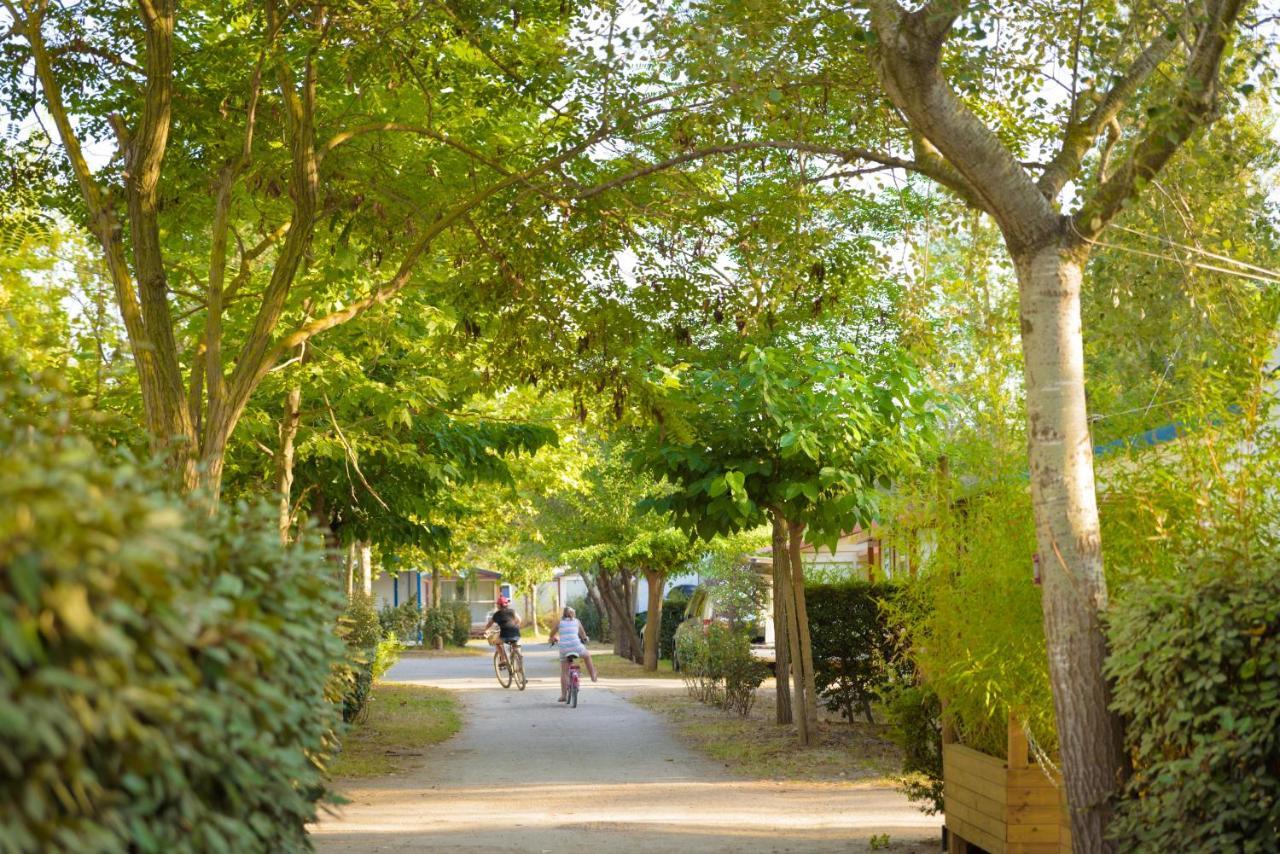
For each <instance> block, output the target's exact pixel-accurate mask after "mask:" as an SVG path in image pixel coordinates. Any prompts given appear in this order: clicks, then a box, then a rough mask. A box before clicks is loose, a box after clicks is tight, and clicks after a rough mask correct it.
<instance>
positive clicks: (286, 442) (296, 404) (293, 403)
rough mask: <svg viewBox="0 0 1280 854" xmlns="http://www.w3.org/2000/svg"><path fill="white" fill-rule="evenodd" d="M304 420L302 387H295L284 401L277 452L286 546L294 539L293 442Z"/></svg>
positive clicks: (281, 518)
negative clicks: (291, 530) (291, 532)
mask: <svg viewBox="0 0 1280 854" xmlns="http://www.w3.org/2000/svg"><path fill="white" fill-rule="evenodd" d="M301 418H302V386H294V387H293V388H291V389H289V393H288V394H287V395H285V399H284V417H283V418H282V419H281V421H280V448H279V450H277V451H276V491H277V492H278V493H279V495H280V499H279V501H280V505H279V522H278V525H279V528H280V542H282V543H284V544H285V545H286V546H287V545H288V544H289V542H290V540H291V539H292V537H291V535H290V528H291V527H292V520H293V495H292V493H293V440H294V439H295V438H296V437H297V435H298V422H299V421H300V420H301Z"/></svg>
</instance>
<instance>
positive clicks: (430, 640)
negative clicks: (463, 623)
mask: <svg viewBox="0 0 1280 854" xmlns="http://www.w3.org/2000/svg"><path fill="white" fill-rule="evenodd" d="M452 636H453V606H451V605H441V606H440V607H438V608H428V609H427V610H425V611H423V612H422V642H423V643H424V644H426V645H427V646H434V645H435V644H436V642H437V641H439V642H440V643H445V642H446V641H448V640H449V638H451V637H452Z"/></svg>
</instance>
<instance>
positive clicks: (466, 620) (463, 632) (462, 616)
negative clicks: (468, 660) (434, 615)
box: [449, 602, 471, 646]
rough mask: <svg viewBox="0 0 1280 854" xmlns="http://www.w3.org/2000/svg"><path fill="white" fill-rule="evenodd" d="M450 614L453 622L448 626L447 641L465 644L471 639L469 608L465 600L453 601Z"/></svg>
mask: <svg viewBox="0 0 1280 854" xmlns="http://www.w3.org/2000/svg"><path fill="white" fill-rule="evenodd" d="M451 616H452V618H453V624H452V625H451V626H450V628H449V642H450V643H452V644H453V645H454V646H466V645H467V641H469V640H471V608H470V607H468V605H467V603H466V602H454V603H453V611H452V614H451Z"/></svg>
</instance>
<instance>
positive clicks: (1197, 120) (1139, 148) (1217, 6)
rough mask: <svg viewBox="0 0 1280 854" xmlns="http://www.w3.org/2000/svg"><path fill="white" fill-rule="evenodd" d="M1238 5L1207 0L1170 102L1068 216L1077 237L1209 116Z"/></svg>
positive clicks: (1087, 235) (1099, 223)
mask: <svg viewBox="0 0 1280 854" xmlns="http://www.w3.org/2000/svg"><path fill="white" fill-rule="evenodd" d="M1243 5H1244V3H1243V0H1211V2H1209V3H1207V4H1206V10H1205V15H1204V24H1203V26H1202V27H1201V29H1200V31H1199V33H1198V34H1197V37H1196V40H1195V45H1194V47H1193V48H1192V52H1191V56H1190V58H1189V60H1188V62H1187V72H1186V75H1185V76H1184V79H1183V83H1182V86H1181V87H1180V88H1179V90H1178V93H1177V95H1176V96H1175V99H1174V103H1173V104H1171V105H1169V108H1168V109H1167V110H1164V111H1162V112H1160V113H1159V114H1158V115H1157V117H1156V118H1155V119H1154V120H1153V121H1152V122H1151V123H1150V125H1149V126H1148V127H1147V129H1146V132H1145V133H1144V134H1143V135H1142V137H1141V138H1140V139H1139V140H1138V141H1137V143H1136V144H1135V145H1134V147H1133V151H1132V152H1130V154H1129V156H1128V158H1127V159H1126V160H1125V162H1124V163H1122V164H1121V165H1120V166H1119V167H1117V168H1116V170H1115V172H1114V173H1113V174H1112V175H1111V176H1110V177H1109V178H1107V179H1106V180H1104V181H1103V182H1102V183H1101V184H1099V185H1098V188H1097V190H1096V191H1095V192H1094V194H1093V195H1092V196H1091V197H1090V198H1089V199H1087V200H1086V201H1085V203H1084V204H1083V205H1082V206H1081V208H1080V210H1079V211H1078V212H1076V214H1075V216H1073V217H1072V225H1073V226H1074V228H1075V231H1076V233H1077V234H1078V235H1079V236H1080V238H1081V239H1082V240H1086V241H1087V240H1092V239H1093V238H1095V237H1096V236H1097V235H1098V233H1099V232H1101V231H1102V229H1103V228H1105V227H1106V225H1107V223H1109V222H1110V221H1111V220H1112V219H1114V218H1115V216H1116V214H1118V213H1119V212H1120V210H1121V209H1122V208H1123V207H1124V205H1125V203H1126V202H1128V201H1129V199H1131V198H1133V196H1134V195H1135V194H1136V193H1137V192H1138V190H1139V189H1140V188H1141V186H1142V184H1144V183H1146V182H1149V181H1150V180H1151V179H1152V178H1154V177H1155V175H1156V174H1157V173H1158V172H1159V171H1160V170H1161V169H1162V168H1163V167H1164V165H1165V164H1166V163H1168V162H1169V159H1170V158H1171V157H1173V155H1174V154H1175V153H1176V152H1177V151H1178V149H1179V148H1181V147H1182V145H1183V143H1185V142H1186V141H1187V140H1188V139H1189V138H1190V137H1191V134H1193V133H1194V132H1195V131H1196V130H1197V129H1198V128H1200V127H1202V126H1203V125H1206V124H1209V123H1210V122H1212V120H1213V118H1214V112H1215V110H1216V109H1217V96H1218V73H1219V69H1220V67H1221V64H1222V56H1223V54H1224V53H1225V51H1226V48H1227V42H1228V37H1229V35H1230V34H1231V31H1232V29H1233V28H1234V26H1235V24H1236V21H1237V20H1238V18H1239V16H1240V11H1241V8H1242V7H1243Z"/></svg>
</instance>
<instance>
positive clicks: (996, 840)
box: [947, 816, 1006, 854]
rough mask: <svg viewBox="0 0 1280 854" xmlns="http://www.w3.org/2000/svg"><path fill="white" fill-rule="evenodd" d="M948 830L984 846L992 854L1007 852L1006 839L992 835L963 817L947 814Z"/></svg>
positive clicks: (961, 837) (981, 846)
mask: <svg viewBox="0 0 1280 854" xmlns="http://www.w3.org/2000/svg"><path fill="white" fill-rule="evenodd" d="M947 830H948V831H949V832H950V833H951V835H952V836H957V837H959V838H960V839H963V840H964V841H965V842H971V843H973V844H974V845H977V846H979V847H980V848H984V849H986V850H987V851H989V852H990V854H1005V848H1006V846H1005V843H1004V840H1003V839H1001V838H1000V837H998V836H992V835H991V834H990V833H987V832H986V831H985V830H983V829H982V828H980V827H978V826H977V825H974V824H970V823H969V822H967V821H965V820H964V819H962V818H957V817H954V816H947Z"/></svg>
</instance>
